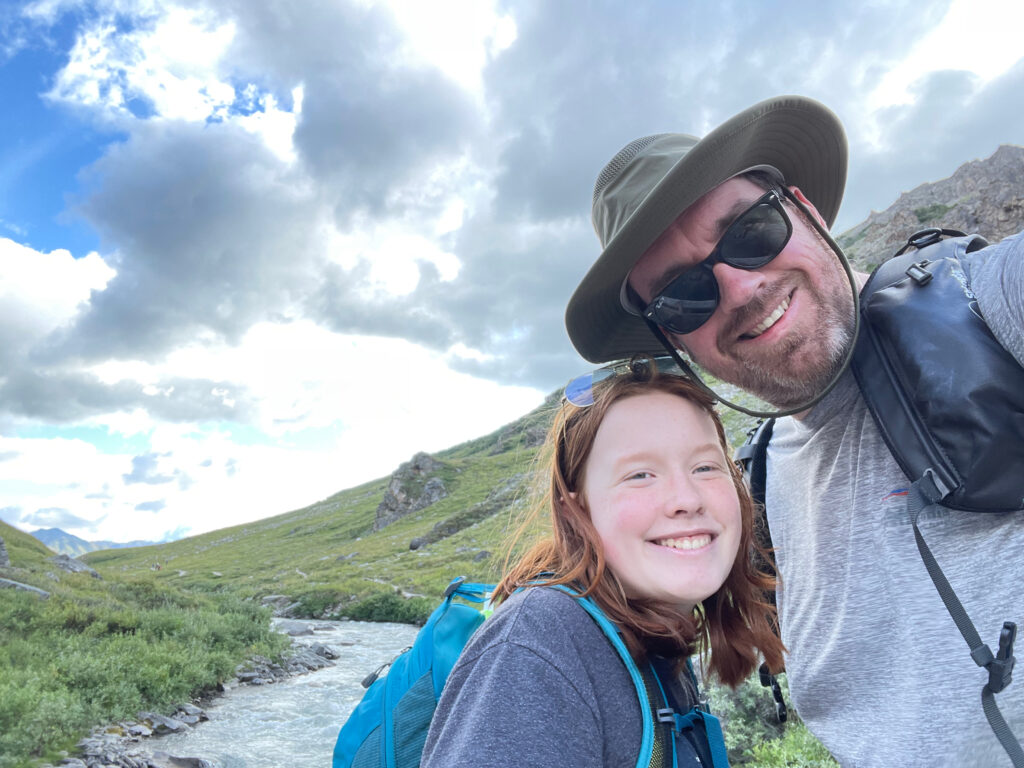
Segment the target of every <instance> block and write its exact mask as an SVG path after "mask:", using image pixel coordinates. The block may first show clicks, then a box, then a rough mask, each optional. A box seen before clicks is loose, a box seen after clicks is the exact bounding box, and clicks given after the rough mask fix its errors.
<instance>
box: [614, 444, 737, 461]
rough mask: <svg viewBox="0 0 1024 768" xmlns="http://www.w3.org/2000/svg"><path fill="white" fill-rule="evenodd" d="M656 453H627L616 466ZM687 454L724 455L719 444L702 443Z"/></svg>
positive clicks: (651, 451)
mask: <svg viewBox="0 0 1024 768" xmlns="http://www.w3.org/2000/svg"><path fill="white" fill-rule="evenodd" d="M655 452H656V451H655V450H654V449H651V448H640V449H639V450H636V451H632V452H631V453H627V454H625V455H623V456H620V457H619V458H618V459H616V461H615V464H616V466H618V465H620V464H628V463H629V462H631V461H637V460H642V459H646V458H648V457H649V456H651V455H652V454H653V453H655ZM687 452H688V453H689V454H690V455H701V454H708V453H714V454H716V455H719V454H721V453H722V446H720V445H719V444H718V443H711V442H708V443H702V444H701V445H696V446H694V447H692V448H688V449H687Z"/></svg>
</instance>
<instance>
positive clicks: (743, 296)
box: [712, 262, 767, 312]
mask: <svg viewBox="0 0 1024 768" xmlns="http://www.w3.org/2000/svg"><path fill="white" fill-rule="evenodd" d="M712 272H714V275H715V280H716V281H717V282H718V305H719V307H721V308H722V309H724V310H725V311H727V312H728V311H731V310H734V309H739V308H740V307H744V306H746V305H747V304H749V303H750V300H751V299H752V298H754V296H756V295H757V293H758V291H759V290H761V288H762V287H763V286H764V284H765V282H766V281H767V278H766V277H765V275H764V272H763V271H762V270H760V269H737V268H736V267H731V266H729V265H728V264H725V263H724V262H719V263H718V264H715V265H714V267H712Z"/></svg>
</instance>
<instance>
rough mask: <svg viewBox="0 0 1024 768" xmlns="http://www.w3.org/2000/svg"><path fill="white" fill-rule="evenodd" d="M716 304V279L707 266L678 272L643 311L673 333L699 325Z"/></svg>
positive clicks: (682, 331) (696, 327) (691, 330)
mask: <svg viewBox="0 0 1024 768" xmlns="http://www.w3.org/2000/svg"><path fill="white" fill-rule="evenodd" d="M717 306H718V283H717V282H716V281H715V276H714V273H712V271H711V270H710V269H709V268H706V267H698V268H696V269H690V270H687V271H686V272H684V273H683V274H681V275H680V276H679V277H677V278H676V279H675V280H673V281H672V282H671V283H669V285H668V287H667V288H665V290H664V291H663V292H662V293H661V294H660V295H659V296H658V297H657V298H656V299H655V300H654V301H653V302H652V303H651V305H650V306H649V307H648V308H647V311H646V312H645V315H646V316H647V317H648V318H649V319H650V320H652V321H654V322H655V323H657V324H658V325H660V326H662V327H664V328H668V329H669V330H670V331H672V332H673V333H691V332H693V331H695V330H697V329H698V328H700V327H701V326H702V325H703V324H704V323H705V321H707V319H708V318H709V317H711V315H712V314H713V313H714V311H715V307H717Z"/></svg>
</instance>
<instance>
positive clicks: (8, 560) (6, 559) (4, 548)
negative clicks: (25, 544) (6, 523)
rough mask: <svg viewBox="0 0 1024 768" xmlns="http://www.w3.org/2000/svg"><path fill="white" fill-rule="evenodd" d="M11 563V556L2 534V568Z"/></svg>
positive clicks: (0, 548)
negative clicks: (8, 553)
mask: <svg viewBox="0 0 1024 768" xmlns="http://www.w3.org/2000/svg"><path fill="white" fill-rule="evenodd" d="M10 565H11V558H10V557H8V555H7V545H6V544H4V539H3V537H2V536H0V568H8V567H10Z"/></svg>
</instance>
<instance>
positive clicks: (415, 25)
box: [385, 0, 516, 94]
mask: <svg viewBox="0 0 1024 768" xmlns="http://www.w3.org/2000/svg"><path fill="white" fill-rule="evenodd" d="M385 2H386V4H387V5H388V7H389V8H391V10H392V11H393V13H394V15H395V21H396V22H397V24H398V27H399V28H400V29H401V30H402V32H403V33H405V35H406V37H407V40H408V48H407V51H406V55H407V56H408V57H409V58H410V59H411V60H413V61H415V60H422V61H427V62H429V63H431V64H433V65H434V66H436V67H437V68H438V69H440V70H441V71H442V72H444V73H445V75H447V76H448V77H449V78H451V79H452V80H453V81H455V82H456V83H458V84H459V85H460V86H462V87H463V88H465V89H466V90H467V91H470V92H473V93H477V94H480V92H481V88H482V83H481V74H482V72H483V68H484V66H485V65H486V64H487V62H488V60H489V59H492V58H493V57H495V56H497V55H498V54H500V53H501V52H502V51H503V50H505V49H507V48H508V47H509V46H511V45H512V43H514V42H515V39H516V23H515V19H513V18H512V16H511V15H508V14H505V15H499V13H498V11H497V9H496V8H495V3H493V2H482V0H432V1H431V2H422V0H385Z"/></svg>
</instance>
